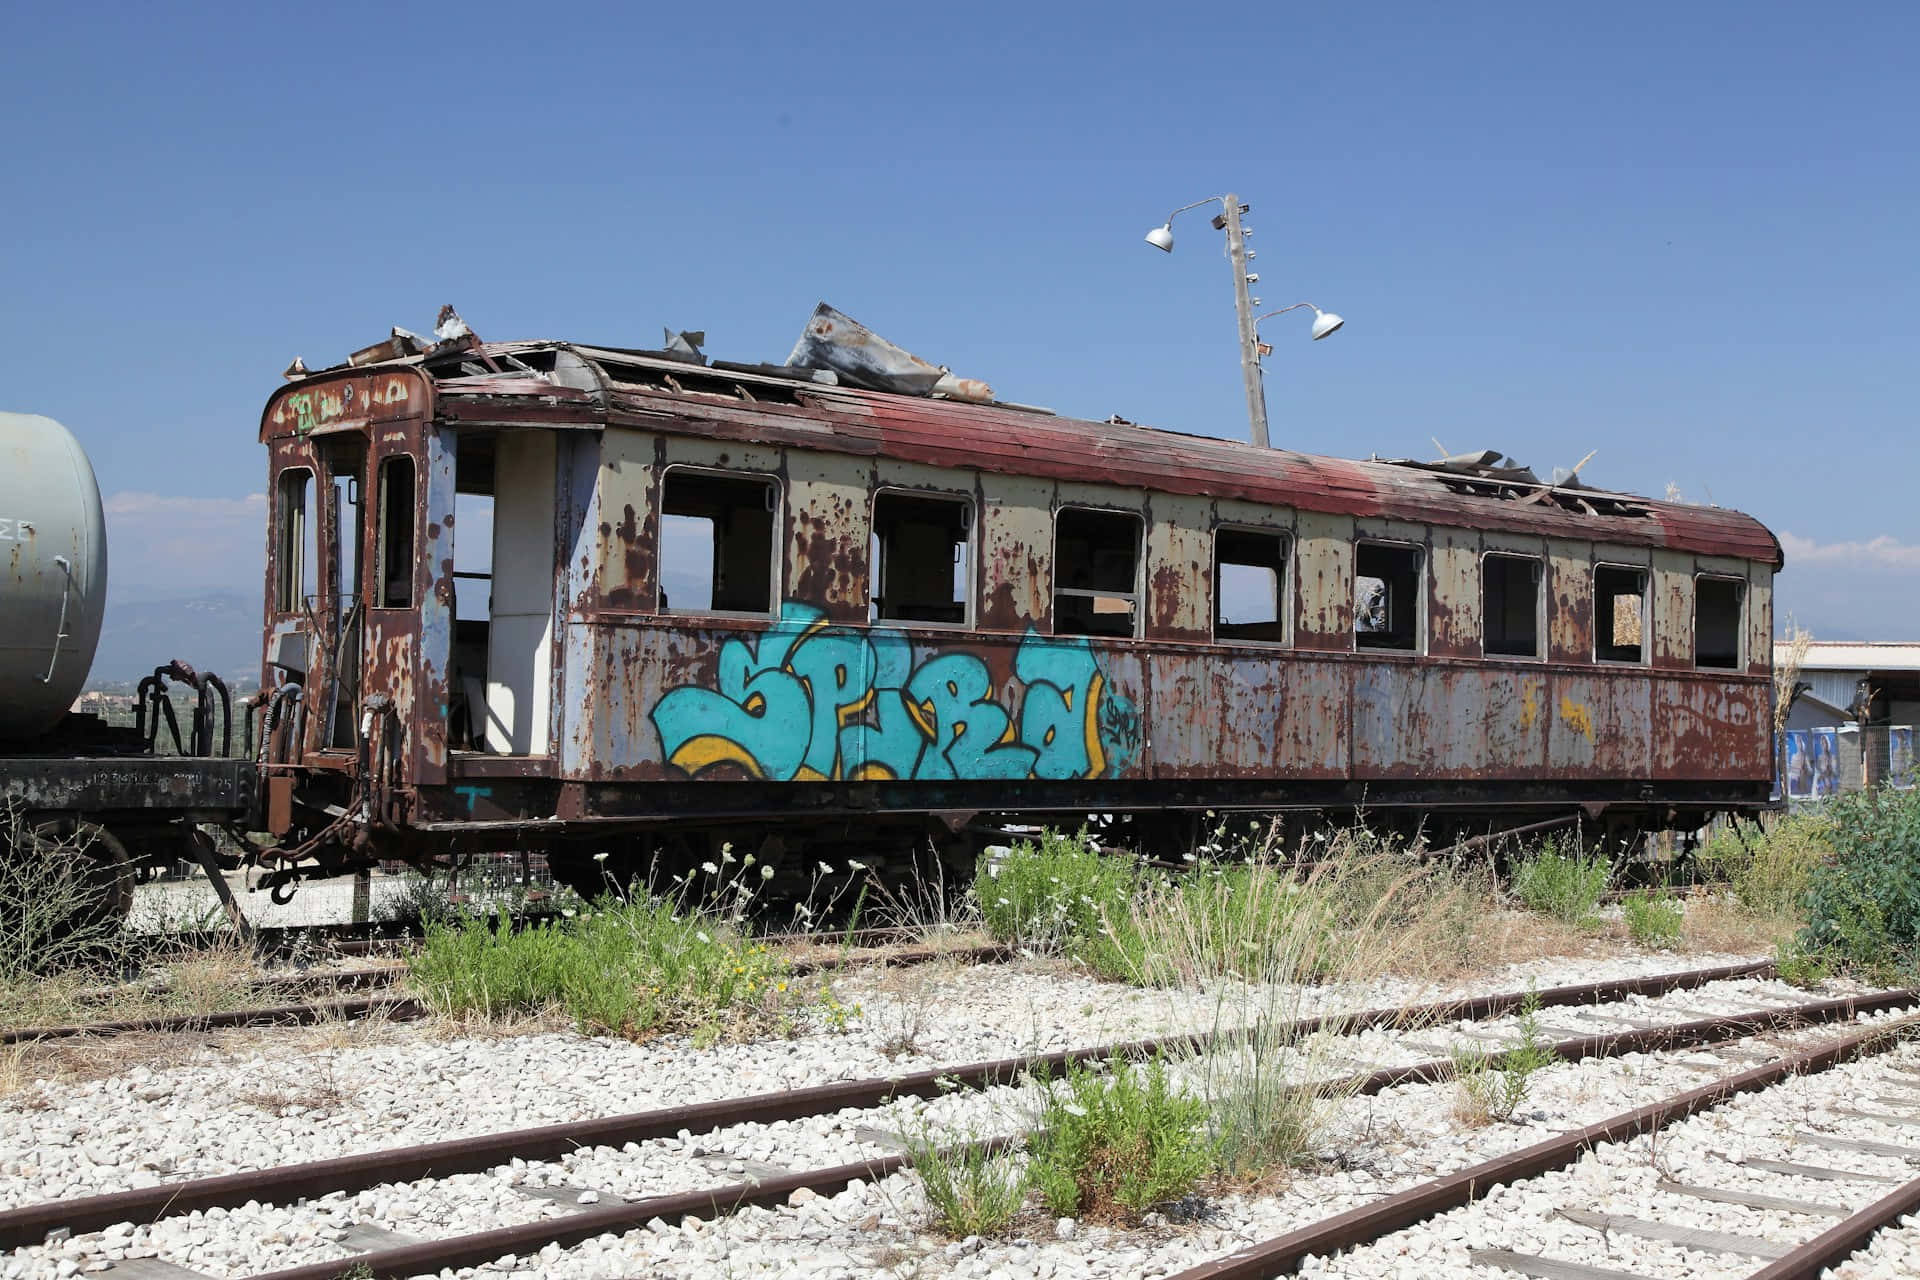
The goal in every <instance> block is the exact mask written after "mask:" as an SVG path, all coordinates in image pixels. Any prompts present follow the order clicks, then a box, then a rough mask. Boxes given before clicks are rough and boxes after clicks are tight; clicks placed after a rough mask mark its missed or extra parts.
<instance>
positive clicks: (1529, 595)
mask: <svg viewBox="0 0 1920 1280" xmlns="http://www.w3.org/2000/svg"><path fill="white" fill-rule="evenodd" d="M1540 578H1541V565H1540V561H1539V560H1538V559H1537V558H1535V557H1533V556H1509V555H1499V554H1494V555H1489V556H1487V557H1486V558H1485V559H1483V560H1481V562H1480V602H1481V617H1482V619H1483V624H1484V626H1485V628H1486V640H1485V647H1484V652H1485V653H1486V654H1487V655H1488V656H1489V657H1492V656H1495V655H1500V656H1504V657H1512V658H1537V657H1539V656H1540Z"/></svg>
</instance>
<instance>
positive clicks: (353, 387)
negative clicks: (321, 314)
mask: <svg viewBox="0 0 1920 1280" xmlns="http://www.w3.org/2000/svg"><path fill="white" fill-rule="evenodd" d="M432 413H433V387H432V383H431V382H430V381H429V380H428V379H427V378H426V377H425V376H424V375H423V374H421V373H420V372H419V371H417V370H414V369H381V370H378V371H375V372H372V373H359V374H345V375H339V376H328V375H321V376H318V377H315V378H311V379H308V380H306V381H303V382H297V383H295V384H293V385H292V386H289V387H283V388H282V389H280V390H279V391H277V392H275V393H274V394H273V397H272V398H271V399H269V400H268V401H267V407H266V410H265V412H263V413H262V414H261V416H260V441H261V443H262V444H265V443H266V442H267V441H269V440H276V439H281V438H283V437H286V436H309V435H314V434H316V433H324V432H329V431H352V430H364V429H365V428H367V427H368V426H369V425H371V424H372V423H376V422H392V421H395V420H397V419H400V418H427V417H430V416H431V415H432Z"/></svg>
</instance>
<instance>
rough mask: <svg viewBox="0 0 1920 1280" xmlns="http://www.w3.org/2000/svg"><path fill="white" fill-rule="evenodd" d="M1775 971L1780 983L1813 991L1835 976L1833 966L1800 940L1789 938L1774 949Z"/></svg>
mask: <svg viewBox="0 0 1920 1280" xmlns="http://www.w3.org/2000/svg"><path fill="white" fill-rule="evenodd" d="M1773 970H1774V972H1775V973H1777V974H1778V975H1779V976H1780V981H1782V982H1785V983H1788V984H1790V985H1792V986H1796V987H1800V988H1803V989H1806V990H1812V989H1813V988H1814V987H1817V986H1819V985H1820V984H1821V983H1823V982H1825V981H1826V980H1827V979H1828V978H1831V977H1832V976H1833V964H1832V962H1831V961H1829V960H1828V959H1827V958H1826V957H1825V956H1823V955H1821V954H1820V953H1819V952H1818V951H1812V950H1809V949H1808V948H1807V947H1806V946H1805V945H1803V944H1802V943H1801V942H1800V940H1799V939H1798V938H1788V939H1786V940H1785V941H1783V942H1780V943H1779V944H1777V945H1776V946H1775V947H1774V949H1773Z"/></svg>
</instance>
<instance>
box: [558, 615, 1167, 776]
mask: <svg viewBox="0 0 1920 1280" xmlns="http://www.w3.org/2000/svg"><path fill="white" fill-rule="evenodd" d="M604 630H605V632H606V635H605V637H604V639H605V650H606V653H607V656H608V657H609V659H610V662H609V670H608V676H609V678H608V679H607V680H606V682H605V686H604V692H603V693H602V695H601V696H602V697H603V699H604V700H605V704H606V715H605V717H604V718H602V719H599V720H597V721H595V730H594V737H593V740H592V744H591V748H590V750H589V752H588V755H589V758H590V760H591V762H592V763H591V767H592V769H593V771H594V772H593V776H595V777H599V778H634V779H645V778H657V777H693V778H699V779H702V780H714V781H724V780H728V779H760V780H766V781H773V782H807V781H824V780H887V779H914V780H919V781H929V782H943V781H991V780H1000V781H1010V780H1016V779H1029V778H1031V779H1042V780H1052V781H1063V780H1068V779H1077V778H1117V777H1131V776H1139V775H1142V774H1144V773H1145V772H1146V770H1147V769H1148V767H1149V761H1148V760H1147V757H1146V745H1147V742H1146V739H1147V732H1146V725H1145V722H1144V714H1143V713H1144V710H1145V707H1146V704H1147V689H1146V681H1147V671H1146V666H1145V663H1144V661H1143V660H1142V659H1141V658H1140V657H1139V656H1138V655H1137V654H1136V653H1134V652H1133V651H1132V650H1131V647H1130V646H1108V647H1101V648H1096V647H1095V646H1094V645H1093V644H1092V643H1091V642H1090V641H1089V640H1087V639H1086V638H1084V637H1054V636H1044V635H1040V634H1038V633H1037V632H1031V631H1030V632H1028V633H1027V634H1025V635H1024V636H1021V637H1018V638H1015V637H1010V636H1001V637H994V638H991V639H986V640H982V639H979V638H969V637H960V636H956V637H954V638H953V639H951V640H947V639H945V638H939V637H933V636H928V635H925V634H924V633H923V634H920V635H914V636H910V635H908V634H907V633H906V632H904V631H900V630H896V629H894V628H890V627H864V626H837V625H833V624H832V623H830V622H829V621H828V619H827V618H826V617H825V616H824V614H823V613H822V611H821V610H819V609H818V608H817V607H815V606H812V605H810V604H808V603H806V602H802V601H788V602H787V603H786V604H785V605H784V607H783V609H782V612H781V617H780V618H779V619H778V620H777V621H775V622H773V623H771V624H770V625H768V626H766V627H764V628H755V629H752V630H748V629H745V628H739V627H712V628H708V627H700V628H672V629H669V628H666V627H660V626H653V625H647V624H644V623H642V624H638V625H631V626H619V627H608V628H605V629H604Z"/></svg>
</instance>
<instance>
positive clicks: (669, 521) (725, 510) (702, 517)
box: [660, 467, 779, 613]
mask: <svg viewBox="0 0 1920 1280" xmlns="http://www.w3.org/2000/svg"><path fill="white" fill-rule="evenodd" d="M778 494H779V490H778V488H776V486H775V484H774V482H773V481H772V480H771V479H765V478H762V477H759V476H734V475H715V474H714V473H712V472H709V471H689V470H686V469H684V468H678V467H676V468H673V469H671V470H669V471H668V472H667V474H666V478H665V479H664V480H663V481H662V482H661V485H660V607H661V608H662V609H673V610H676V611H678V612H682V613H686V612H695V613H772V612H773V608H774V604H773V565H774V557H775V554H776V551H777V546H776V543H775V540H774V519H773V518H774V509H775V508H776V507H777V506H778V505H779V501H778Z"/></svg>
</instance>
